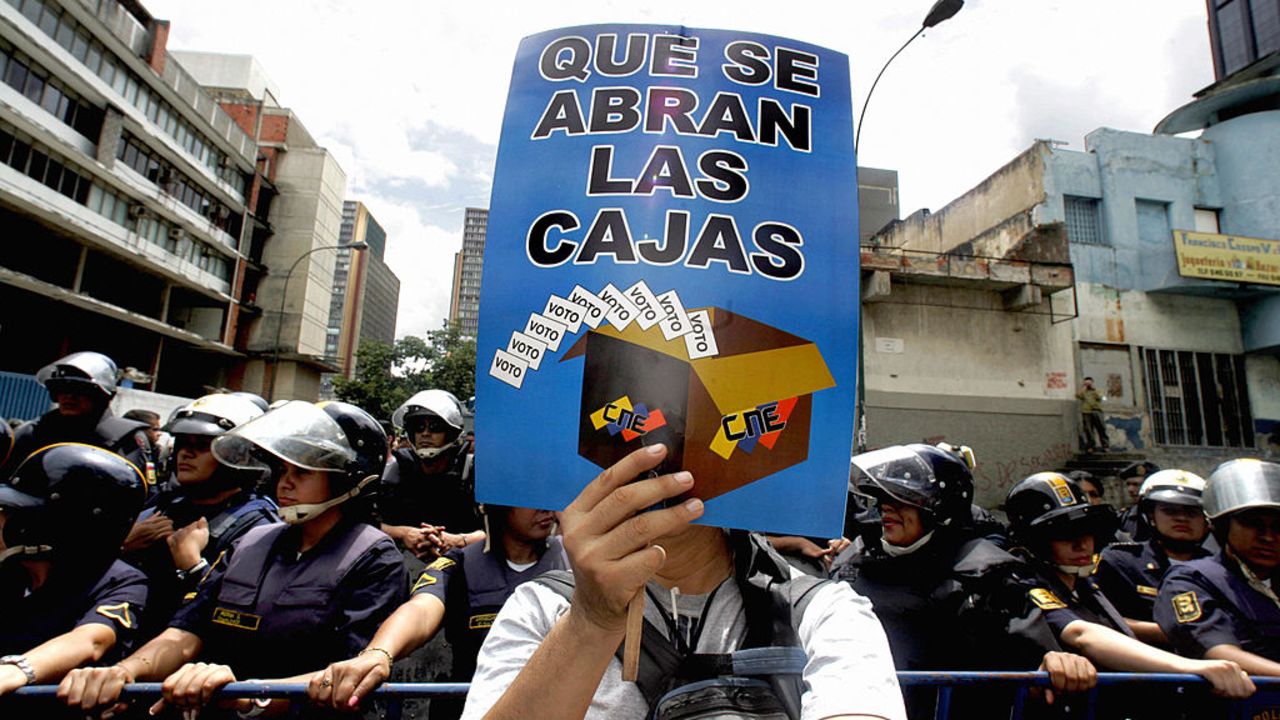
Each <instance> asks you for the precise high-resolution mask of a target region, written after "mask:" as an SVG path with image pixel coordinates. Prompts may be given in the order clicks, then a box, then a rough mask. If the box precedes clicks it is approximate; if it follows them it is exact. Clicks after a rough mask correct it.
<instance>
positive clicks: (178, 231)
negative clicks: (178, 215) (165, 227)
mask: <svg viewBox="0 0 1280 720" xmlns="http://www.w3.org/2000/svg"><path fill="white" fill-rule="evenodd" d="M186 234H187V232H186V231H185V230H183V229H182V228H180V227H178V226H176V225H175V226H173V227H170V228H169V239H170V240H181V239H182V238H183V237H185V236H186Z"/></svg>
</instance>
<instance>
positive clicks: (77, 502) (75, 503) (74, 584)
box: [0, 443, 147, 695]
mask: <svg viewBox="0 0 1280 720" xmlns="http://www.w3.org/2000/svg"><path fill="white" fill-rule="evenodd" d="M0 454H2V452H0ZM146 495H147V491H146V481H145V480H144V478H143V475H142V472H141V471H140V470H138V468H137V467H135V466H133V465H132V464H130V463H129V462H128V461H126V460H125V459H124V458H122V457H120V456H119V455H115V454H113V453H109V452H107V451H105V450H103V449H101V448H96V447H92V446H89V445H77V444H73V443H62V444H58V445H51V446H49V447H45V448H41V449H39V450H37V451H36V452H35V453H33V454H32V455H31V456H30V457H29V458H28V459H27V460H26V462H24V463H23V464H22V465H21V466H19V467H18V470H17V472H15V473H14V475H13V477H12V478H11V479H10V480H9V482H8V483H7V484H4V485H0V526H2V527H3V529H2V530H0V535H2V536H3V543H0V551H2V552H0V559H2V562H3V564H0V695H4V694H5V693H8V692H10V691H12V690H14V689H16V688H19V687H22V686H23V685H28V684H34V683H48V682H56V681H57V680H59V679H61V678H62V676H63V675H64V674H65V673H67V671H69V670H71V669H73V668H76V667H79V666H80V665H84V664H86V663H91V662H95V661H102V662H106V663H110V662H112V661H114V660H115V659H116V658H118V657H120V656H121V655H122V654H123V652H124V651H127V650H128V649H129V646H130V645H131V642H132V640H133V639H134V637H135V634H136V632H137V628H138V619H139V617H140V616H141V615H142V612H143V606H144V605H145V604H146V601H147V586H146V579H145V578H144V577H143V575H142V573H140V572H138V571H137V570H135V569H133V568H131V567H129V566H128V565H126V564H125V563H123V562H121V561H120V560H118V559H117V557H116V556H117V555H118V554H119V548H120V541H121V540H123V539H124V536H125V533H126V532H128V530H129V526H130V525H132V524H133V519H134V517H136V516H137V514H138V511H139V510H141V509H142V503H143V501H144V500H145V498H146Z"/></svg>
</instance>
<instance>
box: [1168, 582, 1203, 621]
mask: <svg viewBox="0 0 1280 720" xmlns="http://www.w3.org/2000/svg"><path fill="white" fill-rule="evenodd" d="M1202 614H1203V611H1202V610H1201V609H1200V598H1197V597H1196V591H1195V590H1188V591H1187V592H1184V593H1178V594H1177V595H1174V596H1173V615H1174V617H1176V618H1177V619H1178V622H1180V623H1189V622H1195V621H1196V620H1199V619H1200V616H1201V615H1202Z"/></svg>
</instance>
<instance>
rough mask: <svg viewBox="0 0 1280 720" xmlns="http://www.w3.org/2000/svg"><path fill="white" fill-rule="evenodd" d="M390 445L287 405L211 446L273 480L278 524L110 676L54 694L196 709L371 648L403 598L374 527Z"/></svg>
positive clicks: (368, 426) (397, 565)
mask: <svg viewBox="0 0 1280 720" xmlns="http://www.w3.org/2000/svg"><path fill="white" fill-rule="evenodd" d="M386 443H387V441H386V435H384V434H383V432H382V428H381V427H380V426H379V425H378V423H377V421H376V420H374V419H373V418H372V417H370V416H369V414H368V413H366V412H364V411H363V410H361V409H360V408H357V407H355V406H353V405H348V404H346V403H339V402H330V403H320V404H315V405H313V404H311V403H306V402H301V401H293V402H289V403H286V404H284V405H282V406H281V407H279V408H277V409H275V410H272V411H271V412H268V413H267V414H265V415H262V416H261V417H258V418H256V419H254V420H251V421H249V422H247V423H245V424H244V425H241V426H239V427H237V428H235V429H234V430H231V431H229V432H227V433H225V434H223V435H222V436H220V437H218V438H217V440H215V441H214V443H213V453H214V456H215V457H216V458H217V459H218V461H219V462H221V463H223V464H224V465H228V466H230V467H233V468H237V469H241V470H245V471H262V470H266V469H270V470H271V473H272V477H273V479H274V480H275V483H276V485H275V490H276V501H277V502H278V503H279V505H280V516H281V518H282V519H283V520H284V521H285V522H284V523H283V524H275V525H260V526H258V527H255V528H253V529H252V530H250V531H249V532H248V533H246V534H245V535H244V536H243V537H242V538H241V539H240V541H239V542H238V543H236V545H235V546H234V548H233V549H232V550H231V551H230V552H229V553H227V554H226V556H225V557H224V559H223V561H222V562H220V563H218V564H217V566H216V567H214V568H212V569H211V570H210V572H209V575H208V576H207V577H206V578H205V579H204V580H203V581H202V582H201V584H200V589H199V591H198V593H197V596H196V597H195V598H194V599H193V600H192V601H190V602H189V603H187V604H185V605H183V606H182V608H181V609H180V610H179V611H178V613H177V615H175V616H174V618H173V621H172V622H171V623H170V626H169V628H168V629H167V630H165V631H164V632H163V633H161V634H160V635H159V636H158V637H156V638H155V639H153V640H151V641H150V642H148V643H147V644H146V645H144V646H143V647H142V648H141V649H139V650H138V651H137V652H136V653H134V654H133V655H130V656H129V657H127V658H125V659H124V660H122V661H121V662H119V663H118V664H116V665H114V666H112V667H109V668H96V669H89V670H79V671H77V672H75V673H72V674H71V675H69V676H68V677H67V678H66V679H65V680H63V682H62V685H61V686H60V687H59V689H58V692H59V696H60V697H62V698H63V699H64V700H65V701H66V702H67V703H68V704H69V705H70V706H72V707H73V708H79V709H82V710H85V711H89V710H93V709H96V708H108V709H109V708H111V707H112V706H113V705H114V704H115V703H116V701H117V699H118V698H119V694H120V689H121V688H122V687H123V686H124V685H125V684H126V683H131V682H137V681H142V680H151V681H158V680H164V699H163V700H162V701H161V702H160V703H158V704H157V705H165V704H169V705H175V706H177V707H179V708H183V709H192V710H194V709H198V708H199V707H201V706H202V705H204V704H206V703H208V702H209V701H210V699H211V697H212V694H213V692H215V691H216V690H217V689H218V688H220V687H222V686H223V685H225V684H226V683H229V682H232V681H234V680H235V679H236V678H237V677H240V678H280V677H296V678H298V679H302V678H303V677H306V676H307V675H309V673H310V671H314V670H315V669H316V668H317V667H323V666H324V665H326V664H328V663H330V662H333V661H336V660H339V659H342V658H346V657H350V656H351V655H352V654H354V653H355V652H357V651H359V650H360V649H362V648H364V647H365V646H367V645H368V644H369V640H370V638H371V637H372V636H373V632H374V630H375V629H376V628H377V627H378V625H379V624H380V623H381V622H382V621H383V620H385V619H386V618H387V616H389V615H390V614H391V612H392V611H393V610H394V609H395V608H396V607H397V606H398V605H399V604H400V603H401V602H402V601H403V600H404V596H405V588H406V587H407V578H406V577H405V574H404V566H403V564H402V562H401V559H400V554H399V552H397V551H396V549H395V545H394V543H392V542H391V540H390V538H388V537H387V536H386V535H385V534H383V533H382V532H381V531H380V530H378V529H377V528H375V527H373V526H372V525H370V523H371V522H372V521H373V507H372V502H371V500H372V498H371V495H372V493H373V491H374V488H375V487H376V483H377V480H378V478H379V476H380V472H381V469H382V461H383V458H384V457H385V456H386V447H387V445H386ZM197 658H199V659H200V660H201V662H192V661H193V660H196V659H197ZM304 673H306V674H307V675H304ZM239 705H241V706H243V705H244V703H239ZM154 709H156V708H153V710H154Z"/></svg>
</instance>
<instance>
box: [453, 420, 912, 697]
mask: <svg viewBox="0 0 1280 720" xmlns="http://www.w3.org/2000/svg"><path fill="white" fill-rule="evenodd" d="M666 453H667V450H666V447H665V446H663V445H653V446H650V447H646V448H643V449H640V450H637V451H635V452H633V453H631V454H630V455H628V456H627V457H625V458H624V459H622V460H621V461H619V462H618V463H617V464H615V465H613V466H612V467H610V468H609V469H608V470H605V471H604V472H602V473H601V474H600V475H599V476H597V477H596V479H595V480H593V481H592V482H591V483H590V484H588V485H587V486H586V488H584V489H583V491H582V492H581V493H580V494H579V495H578V497H577V498H576V499H575V500H574V501H573V503H572V504H570V505H569V507H568V508H567V509H566V510H565V511H564V512H563V513H562V514H561V524H562V527H563V528H564V544H565V549H566V550H567V551H568V554H569V561H570V564H571V565H572V566H573V570H574V572H573V576H572V581H571V582H572V583H573V585H574V587H573V589H572V590H571V591H569V590H561V591H558V590H556V589H553V588H552V587H551V586H550V585H548V584H544V583H543V582H542V581H537V582H531V583H525V584H524V585H521V586H520V587H519V588H517V589H516V592H515V593H514V594H513V595H512V596H511V598H510V600H508V601H507V603H506V605H504V606H503V609H502V611H501V612H500V613H498V617H497V619H496V620H495V622H494V625H493V627H492V628H491V629H490V632H489V637H488V639H486V641H485V644H484V646H483V647H482V648H481V651H480V657H479V660H478V667H477V670H476V675H475V678H474V679H473V681H472V686H471V692H470V694H469V695H468V696H467V705H466V710H465V712H464V713H463V717H464V718H480V717H487V718H521V719H522V720H533V719H535V718H557V720H558V719H559V718H580V717H593V718H643V717H646V716H647V714H648V712H649V710H650V705H651V704H653V703H654V702H655V701H656V700H657V697H655V695H660V694H661V692H662V690H663V689H664V688H667V687H671V686H674V685H677V684H681V683H683V682H689V681H692V680H695V679H701V678H700V677H699V676H697V675H696V674H694V675H693V676H692V677H690V676H688V675H686V674H684V673H681V672H676V673H675V674H674V675H672V674H669V673H668V672H665V671H663V668H665V667H668V666H665V665H663V664H661V663H660V662H659V660H658V658H659V657H661V654H662V653H666V654H667V655H670V654H672V653H673V652H675V650H674V647H675V646H674V645H673V643H676V642H677V641H679V642H681V643H682V644H683V648H684V651H685V652H681V653H679V654H681V655H685V656H686V657H687V652H697V653H724V652H728V651H730V650H733V649H735V648H738V647H741V646H743V645H744V643H745V644H746V645H750V646H757V645H770V644H775V642H777V641H783V644H787V645H799V646H800V647H801V648H803V652H804V654H805V656H806V657H807V662H806V663H805V665H804V674H803V688H804V691H803V715H804V716H805V717H822V718H826V717H836V716H840V715H868V716H872V717H880V718H888V719H896V718H902V717H903V716H904V711H903V706H902V695H901V693H900V691H899V689H898V685H897V679H896V676H895V675H894V673H893V660H892V656H891V655H890V653H889V647H888V643H887V642H886V641H885V636H884V631H883V630H882V629H881V627H880V624H879V622H878V621H877V620H876V619H875V616H874V614H872V612H871V608H870V604H869V603H868V602H867V601H866V600H865V599H864V598H861V597H859V596H858V595H856V594H855V593H854V592H853V591H852V590H850V589H849V587H848V585H846V584H844V583H830V582H823V581H821V580H817V579H815V578H809V577H807V576H805V575H803V574H802V573H800V572H799V571H793V570H792V569H791V568H790V566H788V565H787V564H786V561H784V560H783V559H782V558H781V557H779V556H778V555H777V554H776V553H775V552H773V550H772V549H771V548H769V546H768V543H766V542H764V541H763V540H761V539H758V538H754V537H752V536H749V535H746V534H745V533H733V534H730V533H726V532H725V531H723V530H720V529H717V528H713V527H707V526H701V525H691V524H690V523H691V522H692V521H693V520H695V519H697V518H698V517H700V516H701V515H702V512H703V505H702V502H701V501H700V500H697V499H688V500H686V501H684V502H682V503H678V504H672V505H671V506H670V507H666V508H664V509H658V510H652V511H650V512H645V513H643V514H640V513H641V511H643V510H645V509H646V508H651V507H652V506H654V505H655V504H656V503H660V502H662V501H664V500H666V499H668V498H675V497H678V496H681V495H684V494H686V493H688V492H689V490H690V489H691V488H692V487H693V477H692V476H691V475H690V474H689V473H688V472H678V473H675V474H672V475H662V476H658V477H654V478H648V479H639V480H637V477H638V476H643V475H645V474H646V473H647V472H648V471H649V470H651V469H653V468H655V467H657V466H658V465H659V464H660V463H661V461H662V460H663V458H665V457H666ZM633 480H635V482H632V481H633ZM566 581H567V578H565V577H563V576H562V577H561V578H560V582H566ZM802 581H808V583H804V582H802ZM806 591H807V592H806ZM566 592H569V593H571V594H572V601H570V600H569V599H567V598H566V597H565V596H564V594H565V593H566ZM792 592H795V594H794V595H792V594H791V593H792ZM639 593H644V595H645V597H646V602H645V628H646V629H645V636H646V640H645V642H644V643H643V644H642V646H641V660H640V677H641V679H642V680H644V681H645V682H643V685H644V686H645V687H646V688H647V689H648V692H643V691H642V690H641V686H640V685H637V684H635V683H628V682H623V681H622V679H621V677H622V676H621V672H622V665H621V662H620V661H619V660H618V659H617V658H616V657H615V652H616V651H618V650H619V646H620V645H621V643H622V640H623V636H624V634H625V628H626V615H627V605H628V602H629V601H631V599H632V598H634V597H635V596H636V595H638V594H639ZM797 603H803V605H802V606H801V607H803V612H801V613H799V614H800V615H801V617H799V618H796V617H790V618H784V617H781V616H779V615H777V614H775V613H782V614H785V615H794V614H795V611H796V610H797V609H798V608H797ZM697 618H703V619H702V620H701V621H699V620H697ZM793 623H794V625H793ZM796 626H798V627H796ZM664 639H665V641H664ZM788 640H789V642H787V641H788ZM655 669H656V670H659V672H658V673H657V677H654V676H653V673H654V670H655Z"/></svg>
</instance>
